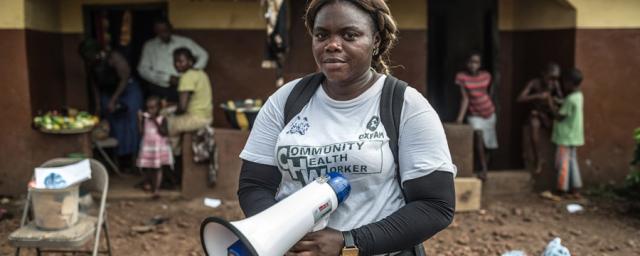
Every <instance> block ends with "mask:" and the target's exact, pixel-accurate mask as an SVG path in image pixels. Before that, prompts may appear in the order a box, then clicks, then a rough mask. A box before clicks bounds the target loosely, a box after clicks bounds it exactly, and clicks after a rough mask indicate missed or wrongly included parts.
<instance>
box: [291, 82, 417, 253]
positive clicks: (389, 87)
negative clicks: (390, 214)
mask: <svg viewBox="0 0 640 256" xmlns="http://www.w3.org/2000/svg"><path fill="white" fill-rule="evenodd" d="M323 80H324V74H322V73H314V74H311V75H308V76H305V77H304V78H302V79H301V80H300V81H299V82H298V83H297V84H296V85H295V87H294V88H293V90H292V91H291V93H290V94H289V97H288V98H287V102H286V103H285V105H284V125H287V124H288V123H289V121H291V119H292V118H293V117H294V116H296V115H297V114H298V113H300V111H301V110H302V108H304V106H306V105H307V103H309V100H311V97H313V94H315V92H316V90H317V89H318V86H320V83H322V81H323ZM407 86H408V85H407V83H406V82H404V81H402V80H400V79H397V78H395V77H393V76H391V75H387V78H386V79H385V81H384V86H383V87H382V95H380V97H381V98H380V113H379V114H380V122H382V124H383V125H384V129H385V131H386V132H387V136H389V147H390V148H391V153H393V159H394V161H395V163H396V178H397V179H396V180H397V181H398V185H399V186H400V191H402V195H403V197H404V198H405V202H406V199H407V197H406V196H405V194H404V189H402V182H401V181H400V164H399V163H398V135H399V133H400V115H401V114H402V105H403V104H404V91H405V90H406V89H407ZM414 255H415V256H424V255H426V253H425V251H424V247H423V246H422V244H418V245H416V246H415V247H414V248H411V249H407V250H404V251H402V252H401V253H400V254H398V256H414Z"/></svg>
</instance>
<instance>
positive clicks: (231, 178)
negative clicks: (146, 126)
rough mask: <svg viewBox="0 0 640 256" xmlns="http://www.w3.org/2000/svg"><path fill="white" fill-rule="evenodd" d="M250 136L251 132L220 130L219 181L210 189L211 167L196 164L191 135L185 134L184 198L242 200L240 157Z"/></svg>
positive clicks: (217, 135) (218, 136) (216, 131)
mask: <svg viewBox="0 0 640 256" xmlns="http://www.w3.org/2000/svg"><path fill="white" fill-rule="evenodd" d="M248 137H249V132H247V131H240V130H232V129H222V128H216V130H215V139H216V144H217V145H218V164H219V170H218V179H217V181H218V182H217V184H216V185H215V186H214V187H212V188H210V187H208V186H207V164H198V163H194V162H193V151H192V150H191V134H184V135H183V137H182V148H183V154H182V166H183V171H182V195H183V196H184V197H186V198H194V197H200V196H208V197H214V198H219V199H224V200H238V196H237V191H238V179H239V178H240V167H241V165H242V161H241V160H240V157H239V155H240V152H241V151H242V149H243V148H244V144H245V143H246V142H247V138H248ZM185 149H186V150H185Z"/></svg>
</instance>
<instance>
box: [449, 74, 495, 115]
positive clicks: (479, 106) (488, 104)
mask: <svg viewBox="0 0 640 256" xmlns="http://www.w3.org/2000/svg"><path fill="white" fill-rule="evenodd" d="M456 84H458V85H460V86H462V87H463V88H464V89H465V90H466V91H467V94H468V95H469V113H470V114H471V115H474V116H481V117H484V118H488V117H490V116H491V115H492V114H493V113H494V112H495V107H494V105H493V102H492V101H491V97H489V92H488V91H489V86H490V84H491V74H490V73H489V72H486V71H480V72H479V73H478V74H477V75H475V76H472V75H469V74H467V73H466V72H458V74H457V75H456Z"/></svg>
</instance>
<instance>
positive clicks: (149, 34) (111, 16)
mask: <svg viewBox="0 0 640 256" xmlns="http://www.w3.org/2000/svg"><path fill="white" fill-rule="evenodd" d="M83 12H84V15H83V16H84V34H85V35H84V36H85V38H92V39H96V40H98V41H99V42H104V44H105V45H108V46H109V47H110V48H111V49H117V50H119V51H120V52H122V53H123V54H124V55H125V57H126V58H127V60H128V61H129V65H130V66H131V72H132V74H133V75H134V76H135V77H138V78H139V76H138V71H137V66H138V62H139V60H140V55H141V54H142V47H143V46H144V43H145V42H146V41H147V40H149V39H151V38H153V37H154V36H155V35H154V32H153V22H154V21H155V20H156V19H158V18H160V17H167V5H166V4H165V3H158V4H131V5H85V6H83ZM125 13H128V14H127V15H129V17H130V20H129V22H130V26H129V28H130V29H129V33H128V34H129V36H128V37H129V38H128V39H125V38H124V37H127V36H123V26H122V25H123V23H124V22H126V21H125V20H126V19H125ZM125 33H126V32H125ZM106 35H108V36H106ZM138 81H141V82H142V81H144V80H142V79H138ZM87 86H88V84H87ZM91 90H92V88H91V87H90V86H89V87H88V89H87V91H88V92H89V93H90V94H89V95H92V93H93V92H92V91H91ZM95 104H96V103H95V102H94V99H93V97H91V96H89V106H90V109H91V110H93V109H94V107H95Z"/></svg>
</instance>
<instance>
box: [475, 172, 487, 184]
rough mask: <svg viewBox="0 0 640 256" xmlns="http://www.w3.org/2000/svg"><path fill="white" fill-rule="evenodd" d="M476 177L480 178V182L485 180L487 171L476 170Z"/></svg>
mask: <svg viewBox="0 0 640 256" xmlns="http://www.w3.org/2000/svg"><path fill="white" fill-rule="evenodd" d="M476 176H477V177H478V179H480V180H481V181H482V182H485V181H487V171H481V172H478V174H477V175H476Z"/></svg>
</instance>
